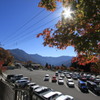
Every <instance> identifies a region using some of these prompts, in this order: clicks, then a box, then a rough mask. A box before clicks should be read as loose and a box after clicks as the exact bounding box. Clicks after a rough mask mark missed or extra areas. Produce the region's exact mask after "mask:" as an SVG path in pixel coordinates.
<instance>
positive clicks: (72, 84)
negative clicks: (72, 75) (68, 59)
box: [67, 79, 74, 87]
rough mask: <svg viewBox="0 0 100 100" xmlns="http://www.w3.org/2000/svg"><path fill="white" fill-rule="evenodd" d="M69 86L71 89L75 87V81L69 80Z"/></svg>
mask: <svg viewBox="0 0 100 100" xmlns="http://www.w3.org/2000/svg"><path fill="white" fill-rule="evenodd" d="M67 85H68V86H69V87H74V82H73V80H72V79H67Z"/></svg>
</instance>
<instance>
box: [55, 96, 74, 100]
mask: <svg viewBox="0 0 100 100" xmlns="http://www.w3.org/2000/svg"><path fill="white" fill-rule="evenodd" d="M55 100H74V97H72V96H70V95H60V96H58V97H57V98H56V99H55Z"/></svg>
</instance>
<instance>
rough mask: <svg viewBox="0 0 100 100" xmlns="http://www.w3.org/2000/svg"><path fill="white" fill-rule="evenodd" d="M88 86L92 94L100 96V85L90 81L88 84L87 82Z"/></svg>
mask: <svg viewBox="0 0 100 100" xmlns="http://www.w3.org/2000/svg"><path fill="white" fill-rule="evenodd" d="M87 86H88V88H89V89H90V90H91V91H92V92H94V93H96V94H100V84H99V85H97V84H96V83H94V82H91V81H88V82H87Z"/></svg>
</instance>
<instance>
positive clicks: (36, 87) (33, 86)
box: [31, 85, 40, 89]
mask: <svg viewBox="0 0 100 100" xmlns="http://www.w3.org/2000/svg"><path fill="white" fill-rule="evenodd" d="M31 87H32V88H33V89H35V88H37V87H40V86H39V85H35V86H31Z"/></svg>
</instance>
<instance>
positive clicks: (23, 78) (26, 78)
mask: <svg viewBox="0 0 100 100" xmlns="http://www.w3.org/2000/svg"><path fill="white" fill-rule="evenodd" d="M20 80H29V78H28V77H22V78H20Z"/></svg>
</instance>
